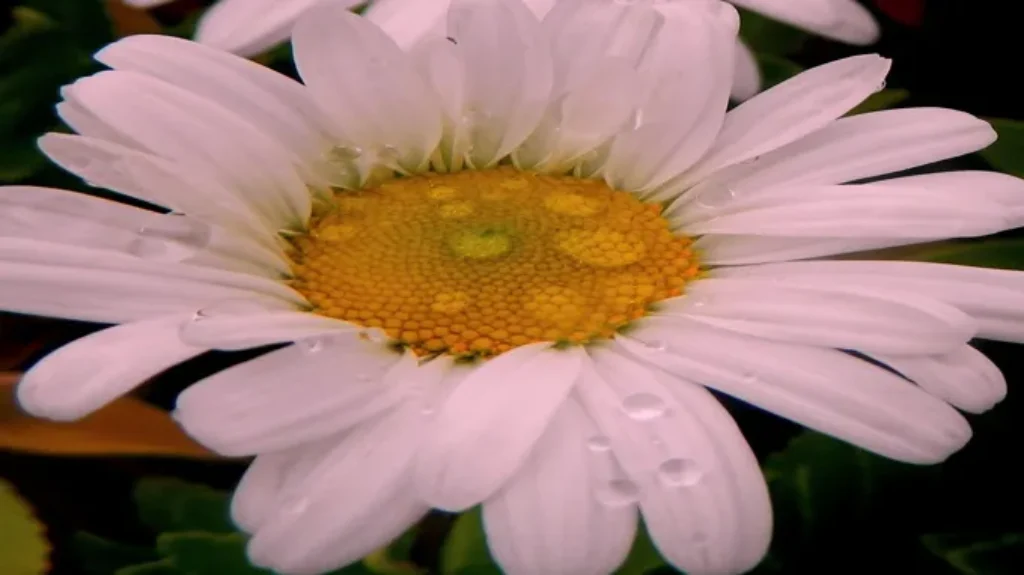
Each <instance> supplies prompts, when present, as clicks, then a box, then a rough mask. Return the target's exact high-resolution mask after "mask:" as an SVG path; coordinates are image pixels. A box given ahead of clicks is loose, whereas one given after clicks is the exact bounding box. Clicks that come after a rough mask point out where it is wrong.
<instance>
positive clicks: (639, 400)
mask: <svg viewBox="0 0 1024 575" xmlns="http://www.w3.org/2000/svg"><path fill="white" fill-rule="evenodd" d="M666 409H667V406H666V405H665V401H664V400H663V399H661V398H660V397H658V396H657V395H653V394H650V393H634V394H633V395H630V396H627V397H626V398H625V399H623V400H622V411H624V412H626V415H628V416H629V417H630V418H632V419H635V420H637V421H649V420H651V419H656V418H658V417H661V416H662V415H664V414H665V411H666Z"/></svg>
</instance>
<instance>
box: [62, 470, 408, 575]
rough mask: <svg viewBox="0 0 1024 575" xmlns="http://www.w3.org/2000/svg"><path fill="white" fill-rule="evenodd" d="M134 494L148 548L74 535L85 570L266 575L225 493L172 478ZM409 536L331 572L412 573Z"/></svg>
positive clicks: (91, 573) (134, 574) (125, 574)
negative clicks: (250, 554) (254, 561)
mask: <svg viewBox="0 0 1024 575" xmlns="http://www.w3.org/2000/svg"><path fill="white" fill-rule="evenodd" d="M134 499H135V502H136V507H137V509H138V513H139V517H140V518H141V519H142V521H143V522H144V523H145V524H146V525H148V526H150V527H151V528H152V529H153V533H154V535H155V539H154V544H153V546H152V547H140V546H137V545H127V544H123V543H119V542H115V541H110V540H108V539H105V538H103V537H99V536H96V535H93V534H90V533H78V534H77V535H76V537H75V540H74V548H75V555H76V557H77V558H78V565H79V566H80V568H81V569H82V570H83V571H84V572H86V573H87V574H88V575H111V574H114V575H156V574H159V575H267V574H270V573H272V572H271V571H268V570H266V569H260V568H257V567H254V566H253V565H251V564H250V563H249V561H248V559H247V557H246V554H245V545H246V542H247V540H248V537H247V536H246V535H245V534H244V533H241V532H239V531H237V530H236V529H235V528H234V527H233V526H232V524H231V519H230V503H229V495H228V494H227V493H224V492H222V491H217V490H214V489H211V488H209V487H207V486H205V485H200V484H194V483H188V482H185V481H181V480H178V479H174V478H150V479H144V480H142V481H140V482H139V483H138V485H137V486H136V488H135V493H134ZM407 552H408V541H407V540H406V539H403V540H400V541H399V542H396V544H395V545H393V546H392V547H391V548H390V550H389V552H388V553H378V554H375V555H373V556H372V557H371V558H370V560H367V561H364V562H361V563H356V564H354V565H350V566H348V567H345V568H343V569H339V570H336V571H333V572H332V573H331V574H329V575H410V574H411V573H414V571H413V570H412V569H411V568H409V567H407V566H406V565H407V564H406V563H404V562H405V559H406V554H407Z"/></svg>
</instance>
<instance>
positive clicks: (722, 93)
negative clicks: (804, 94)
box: [604, 4, 736, 190]
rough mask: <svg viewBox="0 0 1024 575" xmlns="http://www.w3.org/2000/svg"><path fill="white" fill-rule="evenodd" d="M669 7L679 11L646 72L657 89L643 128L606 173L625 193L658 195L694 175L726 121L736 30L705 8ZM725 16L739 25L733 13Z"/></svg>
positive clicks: (620, 146)
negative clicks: (678, 177)
mask: <svg viewBox="0 0 1024 575" xmlns="http://www.w3.org/2000/svg"><path fill="white" fill-rule="evenodd" d="M665 6H667V7H669V8H673V7H674V8H675V10H673V11H671V12H670V13H668V14H666V15H665V18H664V25H663V26H662V27H661V28H660V30H659V33H658V34H657V36H656V37H655V39H654V41H653V43H652V45H651V47H650V49H648V50H647V51H646V53H645V55H644V60H643V61H642V62H641V64H640V67H639V69H640V71H641V74H642V77H643V78H644V79H645V80H646V81H647V82H648V83H649V85H650V88H648V92H647V93H646V95H645V101H644V102H643V103H642V104H641V105H640V107H639V108H638V109H637V116H636V122H635V128H634V130H632V131H629V132H626V133H624V134H621V135H619V136H618V137H617V138H616V140H615V142H614V143H613V144H612V148H611V151H610V153H609V157H608V159H607V163H606V165H605V168H604V178H605V180H606V181H608V182H609V184H610V185H612V186H613V187H616V188H617V189H626V190H647V189H653V188H656V187H657V186H659V185H660V184H662V183H664V182H665V181H667V180H669V179H670V178H672V177H674V176H676V175H678V174H679V173H680V172H682V171H684V170H686V169H687V168H689V167H690V166H691V165H693V163H694V162H696V161H697V160H698V159H699V158H700V157H701V156H702V155H703V154H704V153H705V152H707V150H708V148H710V147H711V145H712V144H713V143H714V139H715V135H716V134H717V133H718V130H719V129H720V127H721V125H722V121H723V119H724V117H725V110H726V107H727V105H728V95H729V89H730V87H731V85H732V62H733V60H732V50H733V49H734V47H735V46H734V45H735V37H734V36H733V34H734V33H735V28H734V27H733V25H734V24H735V22H732V21H731V20H729V19H728V18H723V17H722V15H721V14H719V13H716V12H709V11H706V10H705V9H703V8H697V9H694V8H690V7H681V6H677V5H672V4H669V5H665ZM722 10H723V11H725V12H726V13H727V14H731V17H732V18H733V19H735V18H736V13H735V11H734V10H733V9H732V8H731V7H729V6H728V5H724V4H723V7H722Z"/></svg>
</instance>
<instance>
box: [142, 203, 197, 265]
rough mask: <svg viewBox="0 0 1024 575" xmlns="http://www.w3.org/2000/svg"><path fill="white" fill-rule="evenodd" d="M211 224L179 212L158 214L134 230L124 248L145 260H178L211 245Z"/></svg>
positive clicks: (184, 258)
mask: <svg viewBox="0 0 1024 575" xmlns="http://www.w3.org/2000/svg"><path fill="white" fill-rule="evenodd" d="M211 234H212V231H211V229H210V226H208V225H207V224H205V223H203V222H200V221H199V220H195V219H192V218H190V217H187V216H183V215H181V214H166V215H161V216H157V217H155V218H154V221H153V222H152V223H151V224H149V225H146V226H142V227H140V228H139V229H138V230H136V232H135V235H136V237H135V239H134V240H132V241H131V242H130V243H129V244H128V246H127V248H126V251H127V252H128V253H129V254H131V255H133V256H137V257H140V258H144V259H150V260H157V261H165V262H180V261H183V260H186V259H188V258H190V257H192V256H194V255H195V254H196V253H197V252H199V251H200V250H202V249H203V248H205V247H206V246H208V245H209V244H210V236H211Z"/></svg>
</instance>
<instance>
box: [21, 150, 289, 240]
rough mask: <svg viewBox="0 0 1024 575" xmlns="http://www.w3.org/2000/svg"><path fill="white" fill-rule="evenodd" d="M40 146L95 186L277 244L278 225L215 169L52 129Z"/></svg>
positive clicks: (48, 154)
mask: <svg viewBox="0 0 1024 575" xmlns="http://www.w3.org/2000/svg"><path fill="white" fill-rule="evenodd" d="M38 145H39V148H40V149H41V150H42V151H43V153H45V154H46V155H47V156H48V157H49V158H50V159H51V160H53V161H54V162H55V163H57V164H58V165H60V166H61V167H62V168H64V169H65V170H67V171H69V172H71V173H72V174H75V175H76V176H79V177H81V178H82V179H83V180H85V182H86V183H87V184H89V185H91V186H95V187H100V188H106V189H108V190H112V191H115V192H117V193H119V194H124V195H126V196H129V197H132V198H136V199H139V200H142V201H144V202H148V203H151V204H154V205H157V206H162V207H165V208H167V209H169V210H171V211H174V212H177V213H179V214H188V215H190V216H194V217H196V218H199V219H201V220H204V221H206V222H210V223H216V224H218V225H221V226H224V227H225V228H228V229H231V230H236V231H238V232H239V233H242V234H246V235H247V236H249V237H252V238H253V239H255V240H256V241H258V242H260V244H261V245H263V246H264V247H270V248H273V247H275V246H276V244H275V241H276V240H275V237H276V232H277V230H276V229H275V227H274V226H273V225H271V224H270V223H269V222H267V221H265V220H263V219H262V218H261V216H260V215H259V214H257V213H256V212H254V211H253V210H251V209H250V208H249V207H248V206H247V205H246V204H245V203H243V201H242V200H240V199H238V198H237V197H236V196H235V195H234V194H233V193H232V192H230V191H229V190H228V189H227V188H225V187H224V186H222V185H220V184H219V183H218V182H217V181H216V179H215V177H214V176H213V175H212V174H209V173H206V174H204V173H203V171H202V170H198V169H195V166H193V167H192V169H188V170H186V169H184V168H182V166H180V165H179V164H177V163H175V162H174V161H170V160H166V159H164V158H160V157H157V156H154V155H152V154H150V153H147V152H143V151H140V150H138V149H136V148H131V147H128V146H124V145H121V144H116V143H112V142H110V141H106V140H101V139H97V138H93V137H88V136H76V135H71V134H57V133H49V134H45V135H43V136H42V137H41V138H39V140H38Z"/></svg>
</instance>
